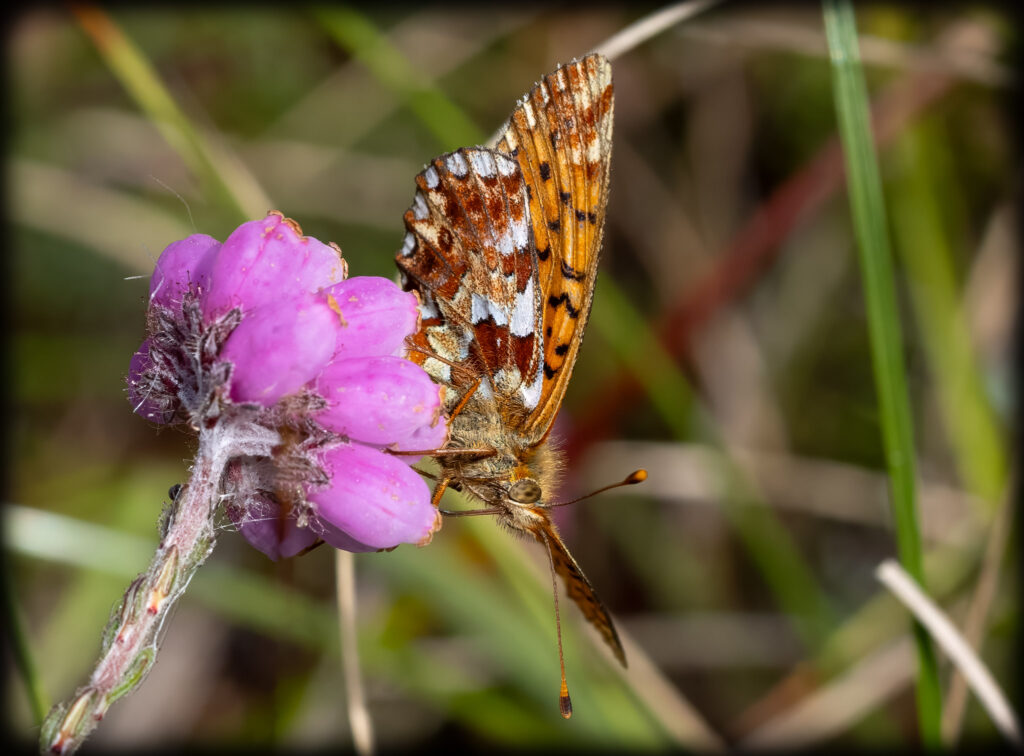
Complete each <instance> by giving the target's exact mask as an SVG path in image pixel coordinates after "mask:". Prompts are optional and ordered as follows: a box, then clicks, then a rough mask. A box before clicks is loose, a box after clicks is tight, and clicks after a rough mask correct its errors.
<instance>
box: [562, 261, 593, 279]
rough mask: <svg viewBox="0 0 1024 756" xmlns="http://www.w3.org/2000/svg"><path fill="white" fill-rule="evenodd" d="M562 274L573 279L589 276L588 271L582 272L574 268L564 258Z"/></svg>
mask: <svg viewBox="0 0 1024 756" xmlns="http://www.w3.org/2000/svg"><path fill="white" fill-rule="evenodd" d="M562 275H563V276H565V277H566V278H568V279H570V280H572V281H582V280H583V279H584V278H586V277H587V274H586V273H580V272H579V271H578V270H576V269H575V268H573V267H572V266H571V265H569V263H567V262H566V261H565V260H562Z"/></svg>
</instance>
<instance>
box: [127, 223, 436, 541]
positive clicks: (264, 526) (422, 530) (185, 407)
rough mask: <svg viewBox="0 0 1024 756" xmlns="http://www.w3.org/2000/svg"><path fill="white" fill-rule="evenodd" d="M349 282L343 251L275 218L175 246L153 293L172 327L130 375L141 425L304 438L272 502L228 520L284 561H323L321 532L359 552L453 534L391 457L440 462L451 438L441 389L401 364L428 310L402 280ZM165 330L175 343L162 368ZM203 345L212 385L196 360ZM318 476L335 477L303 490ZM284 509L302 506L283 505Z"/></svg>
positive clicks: (258, 502) (147, 347)
mask: <svg viewBox="0 0 1024 756" xmlns="http://www.w3.org/2000/svg"><path fill="white" fill-rule="evenodd" d="M346 272H347V271H346V266H345V263H344V261H343V260H342V258H341V255H340V251H339V250H338V249H337V248H336V247H333V246H329V245H326V244H322V243H321V242H319V241H317V240H316V239H311V238H308V237H303V236H302V235H301V232H300V231H299V229H298V228H297V226H296V225H295V224H294V223H293V222H291V221H289V220H287V219H285V218H283V217H282V216H280V215H278V214H273V213H272V214H271V215H269V216H268V217H267V218H266V219H264V220H262V221H252V222H250V223H245V224H243V225H242V226H240V227H239V228H238V229H236V230H235V231H234V232H233V233H232V234H231V235H230V236H229V237H228V238H227V240H226V241H225V242H224V243H223V244H220V243H218V242H217V241H216V240H214V239H212V238H211V237H209V236H205V235H202V234H196V235H194V236H191V237H189V238H188V239H185V240H182V241H179V242H175V243H173V244H171V245H170V246H168V247H167V249H166V250H165V251H164V253H163V254H162V255H161V256H160V259H159V260H158V261H157V265H156V270H155V272H154V277H153V280H152V281H151V286H150V303H151V309H155V310H158V314H157V317H156V318H155V320H156V321H157V322H156V323H155V324H154V323H151V328H150V330H151V336H150V338H149V339H147V340H146V341H145V342H143V345H142V347H141V348H140V350H139V352H137V353H136V355H135V357H134V358H133V359H132V364H131V366H130V374H129V396H130V398H131V400H132V402H133V405H134V406H135V408H136V412H138V413H139V414H141V415H143V416H144V417H147V418H148V419H151V420H153V421H155V422H168V421H169V420H171V419H173V418H177V419H180V420H187V421H189V422H191V423H192V424H193V425H195V426H198V427H202V422H201V421H203V420H205V419H208V418H204V417H202V415H204V413H205V414H206V415H207V416H209V415H211V414H212V415H214V416H217V417H220V416H221V415H222V414H225V413H226V414H227V415H228V416H233V413H232V411H231V409H230V407H232V406H233V405H243V406H245V405H257V406H258V407H260V408H265V409H266V412H264V413H263V414H265V415H266V417H261V416H260V414H259V413H260V411H259V410H257V414H256V415H253V414H252V413H251V412H250V413H248V414H243V415H240V416H238V417H239V418H241V417H244V418H246V419H245V421H244V422H253V421H255V422H257V423H260V424H262V425H263V426H268V425H269V426H271V427H273V426H279V427H280V426H288V427H290V428H291V429H292V430H293V431H294V430H296V429H300V430H301V432H299V433H298V435H299V436H301V437H302V438H301V440H299V441H295V440H294V439H293V440H292V441H291V442H290V446H289V449H288V450H287V453H283V452H282V451H281V450H278V451H277V453H276V455H275V457H276V458H277V459H278V460H280V462H279V464H278V466H277V468H275V469H274V471H273V472H272V473H271V474H269V475H268V474H266V471H265V470H264V474H263V476H262V478H260V479H258V480H256V482H254V485H257V486H264V487H265V489H263V490H259V489H257V490H255V491H249V490H245V489H244V488H243V489H239V490H237V491H236V492H235V494H234V496H235V497H236V498H237V499H239V501H242V502H245V503H246V505H245V506H240V505H239V504H238V503H237V502H236V503H234V504H232V505H230V506H228V508H227V511H228V513H229V515H230V516H231V517H232V519H233V520H234V521H235V523H236V524H237V525H238V526H239V528H240V530H241V532H242V534H243V535H244V536H245V537H246V538H247V539H248V540H249V542H250V543H252V544H253V545H254V546H255V547H256V548H258V549H260V550H261V551H263V552H264V553H266V554H267V555H268V556H270V557H271V558H279V557H282V556H291V555H293V554H295V553H297V552H299V551H301V550H302V549H304V548H306V547H308V546H309V545H310V542H311V541H312V540H314V538H313V537H312V536H310V533H315V534H316V535H319V536H320V537H321V538H323V539H324V540H325V541H327V542H328V543H331V544H332V545H335V546H337V547H338V548H345V549H348V550H353V551H369V550H374V549H383V548H392V547H394V546H396V545H398V544H399V543H407V542H411V543H424V542H426V541H428V540H429V539H430V537H431V535H432V533H433V531H434V530H435V529H436V527H437V525H438V522H439V521H438V519H437V512H436V510H435V509H434V508H433V507H432V506H431V505H430V500H429V492H428V490H427V487H426V484H425V483H424V482H423V480H422V479H421V478H420V477H419V476H418V475H417V474H416V473H415V472H413V471H412V470H411V469H410V468H409V467H408V466H407V464H406V462H407V461H409V460H408V458H406V460H405V461H403V460H402V459H399V458H395V457H392V456H390V455H388V454H386V453H385V452H384V451H383V449H385V448H392V449H400V450H416V449H430V448H437V447H438V446H440V445H441V444H443V443H444V440H445V436H446V432H447V430H446V426H445V424H444V422H443V421H441V419H440V407H441V404H440V395H439V391H440V389H439V388H438V386H437V385H435V384H434V383H433V382H432V381H431V380H430V378H429V377H428V376H427V375H426V373H425V372H424V371H423V370H422V369H421V368H420V367H419V366H417V365H414V364H413V363H411V362H409V361H407V360H405V359H403V358H402V357H401V354H402V352H403V351H404V348H405V339H406V337H407V336H408V335H410V334H411V333H412V332H413V330H414V329H415V328H416V324H417V319H418V312H417V303H416V298H415V296H414V295H413V294H410V293H407V292H403V291H401V290H400V289H399V288H398V287H397V286H396V285H395V284H394V283H392V282H391V281H388V280H387V279H383V278H371V277H361V278H352V279H346V277H345V276H346ZM224 319H228V320H229V321H230V322H229V323H228V325H227V327H222V326H223V325H224V323H223V321H224ZM151 320H154V318H153V317H151ZM193 321H198V328H196V323H195V322H193ZM235 321H237V322H235ZM166 323H169V324H170V327H169V328H168V327H167V326H166ZM168 330H170V331H171V332H172V333H171V337H172V338H170V339H167V338H166V336H167V331H168ZM153 331H156V332H158V334H159V335H162V336H163V337H164V341H170V343H169V345H166V346H165V347H163V348H161V349H160V350H158V351H159V354H157V355H155V354H154V343H156V341H155V339H158V338H159V336H158V335H155V334H153V333H152V332H153ZM191 331H198V333H193V332H191ZM204 338H205V339H206V340H207V342H209V343H207V344H206V352H208V353H209V354H208V355H201V356H200V363H202V361H203V356H207V357H208V362H209V363H210V368H209V370H208V371H206V373H208V374H207V375H204V369H203V366H202V364H201V365H199V366H196V365H194V364H192V365H189V364H188V363H190V362H191V363H194V362H195V359H190V358H192V355H190V354H186V353H184V350H183V346H187V345H188V344H190V343H191V342H194V341H199V342H202V341H203V340H204ZM211 339H212V341H211ZM191 348H194V347H191ZM183 364H184V365H186V366H187V369H185V370H181V369H178V371H177V372H178V373H179V374H178V375H175V374H173V373H174V368H175V367H178V368H180V366H181V365H183ZM167 366H171V367H170V368H168V367H167ZM168 372H170V373H172V374H171V375H168ZM164 387H167V388H166V389H165V388H164ZM204 387H205V389H206V391H205V392H204V390H203V389H204ZM286 397H290V400H289V401H285V402H284V403H282V404H281V406H278V405H279V403H281V402H282V400H283V399H285V398H286ZM235 414H237V413H235ZM221 422H224V420H221ZM235 422H236V424H237V423H239V422H240V420H237V419H236V420H235ZM242 424H244V423H242ZM292 435H294V434H292ZM303 444H305V446H303ZM249 464H255V463H253V462H250V463H249ZM264 467H266V466H265V465H264ZM307 468H308V469H312V470H319V471H320V472H321V473H323V475H321V476H319V477H317V476H309V475H306V476H305V477H303V475H302V471H303V470H305V469H307ZM275 477H276V478H277V480H275V479H274V478H275ZM254 480H255V479H254ZM296 481H298V482H296ZM285 489H287V490H285ZM395 496H397V497H398V499H400V500H401V501H402V506H401V507H397V508H396V507H395V506H394V504H393V502H394V501H395V500H396V499H394V498H393V497H395ZM282 497H285V498H287V499H288V500H289V505H288V506H287V507H282V506H281V505H280V504H277V503H275V500H280V499H282ZM284 510H287V511H284ZM296 530H299V531H302V530H308V532H305V533H300V534H298V535H296V533H295V532H294V531H296ZM339 531H340V532H341V533H343V534H345V535H344V537H343V536H340V535H339V534H338V533H339Z"/></svg>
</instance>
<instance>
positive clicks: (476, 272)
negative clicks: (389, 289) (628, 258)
mask: <svg viewBox="0 0 1024 756" xmlns="http://www.w3.org/2000/svg"><path fill="white" fill-rule="evenodd" d="M416 187H417V191H416V194H415V196H414V198H413V204H412V207H410V208H409V210H408V211H407V212H406V214H405V226H406V229H407V233H406V236H405V240H404V242H403V246H402V249H401V251H400V252H399V253H398V256H397V258H396V259H397V262H398V267H399V268H400V269H401V271H402V272H403V273H404V274H405V276H406V277H407V279H408V282H407V288H409V287H412V288H415V289H417V290H418V291H419V292H420V296H421V299H422V307H421V315H422V318H423V319H422V322H421V326H420V330H419V332H418V333H417V334H416V335H415V337H414V339H413V342H414V346H415V347H416V348H417V350H419V351H414V352H413V353H412V355H411V356H412V358H413V359H414V360H415V361H417V362H419V363H420V364H422V365H423V366H424V368H425V369H426V370H427V372H428V373H430V374H431V375H432V376H433V377H434V378H435V379H438V380H440V381H441V382H443V383H445V384H447V385H449V386H452V387H453V388H455V389H456V392H454V394H453V395H452V396H449V397H447V398H448V401H449V402H451V403H454V402H455V401H457V400H458V398H459V396H461V394H462V391H464V390H465V389H467V388H468V387H469V386H471V385H472V384H473V383H475V381H476V380H477V379H478V378H480V379H481V380H482V381H485V382H486V383H485V384H483V385H481V389H482V391H481V392H480V396H481V398H483V399H486V398H487V397H489V396H492V395H494V394H496V395H498V396H500V397H502V398H504V399H506V400H510V401H514V402H516V403H517V404H526V405H528V406H529V407H530V408H531V409H532V407H533V406H535V404H536V397H537V396H539V393H540V384H541V379H540V378H539V377H538V376H540V375H542V374H543V373H542V371H541V364H542V357H541V339H540V337H539V334H538V332H537V321H538V313H539V312H540V308H541V299H540V294H541V293H540V287H539V286H538V284H537V273H536V263H535V257H534V254H533V241H532V237H531V229H530V222H529V217H528V212H529V211H528V206H527V203H528V194H527V189H526V183H525V181H524V180H523V175H522V172H521V171H520V169H519V166H518V164H517V163H516V161H515V160H513V159H511V158H510V157H508V156H506V155H503V154H501V153H499V152H495V151H493V150H488V149H484V148H472V149H462V150H457V151H455V152H452V153H449V154H447V155H442V156H441V157H438V158H435V159H434V160H433V161H432V162H431V163H430V165H428V166H427V167H426V168H425V169H424V170H423V172H421V173H420V174H419V175H418V176H417V177H416ZM432 355H434V356H436V357H440V358H441V359H440V360H438V359H436V357H435V358H432ZM489 389H490V390H489Z"/></svg>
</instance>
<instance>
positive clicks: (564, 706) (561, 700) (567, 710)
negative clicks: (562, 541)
mask: <svg viewBox="0 0 1024 756" xmlns="http://www.w3.org/2000/svg"><path fill="white" fill-rule="evenodd" d="M544 545H545V546H547V547H548V565H550V567H551V595H552V596H554V597H555V634H556V635H557V636H558V666H559V667H560V668H561V670H562V687H561V689H560V690H559V691H558V708H559V709H561V711H562V717H563V718H565V719H568V718H569V717H571V716H572V699H571V698H569V686H568V685H567V684H566V682H565V656H564V655H563V654H562V617H561V615H560V614H559V612H558V580H557V579H556V578H555V557H554V555H553V554H552V553H551V544H550V543H549V542H548V538H547V536H544Z"/></svg>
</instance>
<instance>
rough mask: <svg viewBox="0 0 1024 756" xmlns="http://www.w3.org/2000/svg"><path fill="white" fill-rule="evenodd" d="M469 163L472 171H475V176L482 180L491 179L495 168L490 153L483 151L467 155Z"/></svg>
mask: <svg viewBox="0 0 1024 756" xmlns="http://www.w3.org/2000/svg"><path fill="white" fill-rule="evenodd" d="M469 162H471V163H472V164H473V170H474V171H476V174H477V175H478V176H483V177H484V178H491V177H492V176H493V175H494V171H495V170H496V168H497V167H496V166H495V165H494V157H493V156H492V155H491V153H489V152H486V151H483V150H481V151H479V152H471V153H470V154H469Z"/></svg>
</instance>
